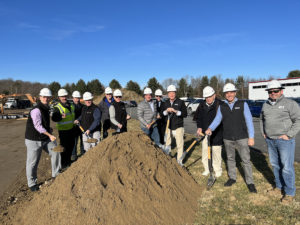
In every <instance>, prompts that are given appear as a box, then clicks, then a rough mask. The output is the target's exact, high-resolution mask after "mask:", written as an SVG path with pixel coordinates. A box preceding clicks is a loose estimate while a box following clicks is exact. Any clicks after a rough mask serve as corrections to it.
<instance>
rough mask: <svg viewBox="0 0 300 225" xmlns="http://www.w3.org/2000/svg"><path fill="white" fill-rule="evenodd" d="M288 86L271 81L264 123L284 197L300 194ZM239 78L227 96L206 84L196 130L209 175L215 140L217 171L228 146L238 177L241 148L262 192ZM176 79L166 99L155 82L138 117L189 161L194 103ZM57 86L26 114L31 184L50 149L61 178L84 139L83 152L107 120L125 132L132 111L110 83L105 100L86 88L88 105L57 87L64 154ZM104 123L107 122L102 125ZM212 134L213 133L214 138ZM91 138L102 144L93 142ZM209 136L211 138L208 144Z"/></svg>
mask: <svg viewBox="0 0 300 225" xmlns="http://www.w3.org/2000/svg"><path fill="white" fill-rule="evenodd" d="M283 89H284V88H283V87H282V86H281V84H280V83H279V82H278V81H277V80H273V81H270V82H269V84H268V87H267V89H266V91H267V92H268V94H269V99H268V100H267V101H266V102H265V103H264V105H263V108H262V112H261V117H260V127H261V132H262V135H263V136H264V138H265V140H266V143H267V145H268V151H269V158H270V163H271V165H272V167H273V172H274V177H275V184H276V187H275V188H272V189H271V190H268V192H269V193H271V194H275V195H280V196H281V201H283V202H290V201H292V200H293V198H294V196H295V190H296V187H295V171H294V166H293V163H294V153H295V136H296V134H297V133H298V131H299V130H300V108H299V106H298V104H297V103H296V102H295V101H293V100H291V99H288V98H285V97H284V95H283ZM236 92H237V89H236V87H235V85H233V84H231V83H227V84H225V85H224V88H223V93H224V97H225V100H223V101H222V100H220V99H218V98H217V97H216V93H215V90H214V89H213V88H212V87H210V86H207V87H205V88H204V89H203V97H204V101H202V102H201V103H200V104H199V106H198V108H197V110H196V112H195V117H194V118H195V120H196V124H197V134H198V135H205V138H204V140H203V142H202V163H203V166H204V171H203V173H202V175H204V176H207V175H208V174H209V166H208V160H207V159H208V154H207V148H208V145H210V146H212V162H213V169H214V172H215V176H216V177H220V176H221V175H222V154H221V153H222V149H223V146H224V148H225V152H226V155H227V167H228V177H229V179H228V180H227V181H226V182H225V184H224V186H226V187H230V186H232V185H233V184H235V183H236V178H237V175H236V156H235V155H236V151H237V152H238V154H239V156H240V158H241V160H242V164H243V170H244V174H245V181H246V184H247V187H248V189H249V191H250V192H251V193H257V190H256V187H255V184H254V180H253V174H252V165H251V159H250V148H249V146H250V147H251V146H253V145H254V126H253V121H252V116H251V112H250V109H249V106H248V104H247V103H246V102H245V101H243V100H239V99H238V98H237V97H236ZM176 93H177V89H176V87H175V86H174V85H169V86H168V87H167V95H168V98H167V100H166V101H162V97H163V93H162V91H161V90H160V89H157V90H155V94H154V95H155V98H153V96H152V90H151V89H150V88H145V89H144V93H143V94H144V100H143V101H142V102H140V103H139V104H138V107H137V117H138V120H139V121H140V126H141V130H142V131H143V132H144V133H145V134H147V135H148V136H149V137H150V138H151V139H152V140H153V141H154V143H155V144H156V146H157V147H158V148H160V149H162V151H163V152H164V153H166V154H168V155H169V154H170V152H171V143H172V139H173V138H175V140H176V147H177V162H178V163H179V164H180V165H181V166H182V165H183V159H184V156H185V154H184V150H183V147H184V118H185V117H186V116H187V108H186V105H185V103H184V101H183V100H181V99H179V98H177V97H176ZM51 96H52V94H51V91H50V90H49V89H47V88H43V89H42V90H41V91H40V101H39V103H38V104H37V106H35V107H34V108H33V109H32V110H31V112H30V114H29V118H28V121H27V126H26V133H25V144H26V146H27V164H26V174H27V180H28V186H29V188H30V189H31V190H32V191H36V190H38V186H37V166H38V162H39V159H40V156H41V151H42V150H43V149H44V150H45V151H46V152H48V153H49V155H50V156H51V164H52V177H53V178H55V177H56V176H57V175H58V174H59V173H60V169H61V168H64V167H68V166H69V165H70V163H71V161H73V160H76V158H77V143H78V139H79V138H80V139H81V142H80V143H81V146H80V152H81V154H84V152H85V151H88V150H89V149H90V148H91V147H93V146H95V145H96V143H97V142H99V141H100V136H101V135H100V131H101V127H103V131H102V133H103V135H102V136H103V138H106V137H107V136H108V130H109V129H110V128H113V129H115V130H116V132H118V133H122V132H126V131H127V120H128V119H130V118H131V117H130V115H129V114H127V112H126V108H125V104H124V102H122V101H121V99H122V92H121V90H119V89H116V90H115V91H114V92H113V91H112V89H111V88H110V87H107V88H106V89H105V96H104V98H103V100H102V101H101V102H100V104H99V105H98V106H96V105H95V104H94V103H93V95H92V94H91V93H89V92H85V93H84V94H83V100H84V102H85V104H84V105H82V104H81V103H80V98H81V95H80V93H79V92H78V91H74V92H73V94H72V96H73V103H69V102H68V101H67V96H68V93H67V91H66V90H64V89H60V90H59V91H58V97H59V103H57V104H56V105H55V106H54V110H53V113H52V120H53V121H54V122H56V126H57V129H58V133H59V140H60V145H61V146H62V147H63V148H64V151H63V152H62V153H59V152H55V151H53V149H54V147H55V146H56V145H57V143H56V137H54V136H53V135H52V129H51V128H50V108H49V101H50V97H51ZM101 122H102V124H101ZM208 136H209V137H210V138H209V139H208V138H207V137H208ZM89 138H93V139H96V140H97V141H96V143H90V142H88V139H89ZM208 140H209V141H210V143H208Z"/></svg>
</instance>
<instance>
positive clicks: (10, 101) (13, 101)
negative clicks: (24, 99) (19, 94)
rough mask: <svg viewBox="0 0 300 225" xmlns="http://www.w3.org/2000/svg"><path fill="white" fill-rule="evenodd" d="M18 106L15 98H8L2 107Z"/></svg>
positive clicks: (12, 107) (14, 107)
mask: <svg viewBox="0 0 300 225" xmlns="http://www.w3.org/2000/svg"><path fill="white" fill-rule="evenodd" d="M16 108H18V103H17V100H16V99H15V98H8V99H7V101H6V103H5V104H4V109H16Z"/></svg>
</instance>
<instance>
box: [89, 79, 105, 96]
mask: <svg viewBox="0 0 300 225" xmlns="http://www.w3.org/2000/svg"><path fill="white" fill-rule="evenodd" d="M87 90H88V91H89V92H91V93H92V94H93V95H101V94H102V93H103V92H104V86H103V85H102V84H101V82H100V81H99V80H98V79H94V80H91V81H89V82H88V83H87Z"/></svg>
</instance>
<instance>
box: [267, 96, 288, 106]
mask: <svg viewBox="0 0 300 225" xmlns="http://www.w3.org/2000/svg"><path fill="white" fill-rule="evenodd" d="M283 98H284V95H281V96H280V98H278V99H276V100H275V101H273V100H272V99H270V98H268V102H269V103H270V104H271V105H275V104H277V102H280V101H281V100H282V99H283Z"/></svg>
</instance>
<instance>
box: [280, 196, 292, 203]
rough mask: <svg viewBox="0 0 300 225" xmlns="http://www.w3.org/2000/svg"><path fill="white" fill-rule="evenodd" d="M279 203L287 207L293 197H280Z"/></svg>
mask: <svg viewBox="0 0 300 225" xmlns="http://www.w3.org/2000/svg"><path fill="white" fill-rule="evenodd" d="M280 201H281V203H282V204H284V205H289V204H291V203H292V202H293V201H294V196H291V195H285V196H283V197H282V199H281V200H280Z"/></svg>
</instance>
